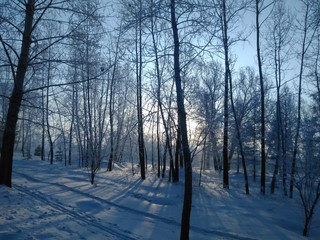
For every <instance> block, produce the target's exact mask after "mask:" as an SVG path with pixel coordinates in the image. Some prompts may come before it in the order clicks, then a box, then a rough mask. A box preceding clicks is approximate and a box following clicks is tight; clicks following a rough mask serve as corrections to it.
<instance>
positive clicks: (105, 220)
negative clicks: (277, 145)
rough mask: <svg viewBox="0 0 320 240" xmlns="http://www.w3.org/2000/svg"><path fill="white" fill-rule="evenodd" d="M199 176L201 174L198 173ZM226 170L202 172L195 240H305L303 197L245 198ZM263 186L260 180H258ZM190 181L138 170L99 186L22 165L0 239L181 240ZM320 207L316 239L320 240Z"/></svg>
mask: <svg viewBox="0 0 320 240" xmlns="http://www.w3.org/2000/svg"><path fill="white" fill-rule="evenodd" d="M195 172H196V170H195ZM220 179H221V177H219V174H218V173H210V172H205V173H204V175H203V178H202V184H201V187H199V186H198V182H197V181H198V175H197V174H196V173H194V188H193V204H192V213H191V231H190V238H191V239H196V240H200V239H305V238H304V237H302V226H303V225H302V224H303V211H302V207H301V206H300V203H299V199H298V196H296V199H289V198H285V197H282V196H281V193H280V191H279V190H278V193H277V194H276V195H270V194H267V195H266V196H261V195H260V194H259V188H258V185H257V186H256V187H254V186H251V195H249V196H247V195H245V194H244V187H243V183H242V182H243V181H242V175H240V174H236V173H232V174H231V189H230V190H225V189H222V188H221V180H220ZM257 184H258V183H257ZM182 201H183V183H181V182H180V183H174V184H173V183H170V182H168V180H167V179H157V178H156V174H155V173H153V172H150V171H149V172H148V174H147V179H146V180H145V181H142V180H140V178H139V176H138V174H137V175H134V176H132V174H131V171H130V166H128V167H127V166H126V165H122V166H120V165H119V166H117V167H116V168H115V170H114V171H112V172H107V171H105V170H104V169H102V170H101V171H100V172H98V174H97V177H96V184H95V185H91V184H90V183H89V179H88V174H87V172H86V171H85V170H81V169H76V168H71V167H64V166H61V163H55V164H54V165H53V166H50V165H49V164H48V162H44V161H40V160H18V159H17V160H14V169H13V188H12V189H8V188H6V187H4V186H0V202H1V204H0V239H13V240H17V239H166V240H169V239H179V235H180V219H181V209H182ZM319 236H320V219H319V209H318V210H317V212H316V216H315V219H314V221H313V224H312V226H311V231H310V237H309V239H319Z"/></svg>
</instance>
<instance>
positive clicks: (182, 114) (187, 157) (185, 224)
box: [170, 0, 192, 239]
mask: <svg viewBox="0 0 320 240" xmlns="http://www.w3.org/2000/svg"><path fill="white" fill-rule="evenodd" d="M170 13H171V28H172V35H173V41H174V55H173V56H174V79H175V84H176V93H177V106H178V124H179V127H180V130H181V138H182V146H183V156H184V166H185V189H184V201H183V210H182V222H181V234H180V239H189V229H190V215H191V203H192V165H191V154H190V148H189V141H188V130H187V119H186V111H185V108H184V94H183V90H182V86H181V75H180V71H181V66H180V40H179V33H178V22H177V18H176V1H175V0H171V1H170Z"/></svg>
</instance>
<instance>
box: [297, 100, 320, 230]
mask: <svg viewBox="0 0 320 240" xmlns="http://www.w3.org/2000/svg"><path fill="white" fill-rule="evenodd" d="M313 108H318V106H317V105H314V106H313ZM312 110H314V109H311V111H310V112H313V111H312ZM318 113H319V112H318V111H315V112H314V113H313V114H308V115H307V116H306V117H305V119H304V123H303V125H304V129H302V131H301V132H302V134H301V135H302V136H301V142H302V144H303V154H302V157H303V160H301V161H300V164H299V166H298V168H297V170H296V174H295V180H294V186H295V187H296V189H297V190H298V192H299V197H300V200H301V202H302V207H303V211H304V226H303V236H307V235H308V233H309V226H310V223H311V221H312V218H313V216H314V214H315V211H316V207H317V204H318V201H319V199H320V174H319V172H320V164H319V157H320V151H319V147H320V141H319V140H320V138H319V123H320V121H319V120H320V118H319V114H318Z"/></svg>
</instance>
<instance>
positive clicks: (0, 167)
mask: <svg viewBox="0 0 320 240" xmlns="http://www.w3.org/2000/svg"><path fill="white" fill-rule="evenodd" d="M24 7H25V11H26V13H25V22H24V30H23V39H22V44H21V52H20V54H19V60H18V66H17V70H16V72H15V73H13V78H14V86H13V90H12V93H11V97H10V101H9V108H8V113H7V118H6V123H5V129H4V132H3V137H2V139H3V140H2V146H5V147H2V149H1V158H0V184H5V185H6V186H8V187H11V186H12V179H11V178H12V157H13V147H14V142H15V134H16V133H15V131H16V126H17V121H18V114H19V110H20V106H21V101H22V97H23V83H24V78H25V75H26V72H27V68H28V65H29V64H28V63H29V52H30V47H31V43H32V32H33V28H34V22H35V23H37V21H39V20H40V18H38V19H34V14H35V11H36V7H35V0H28V2H26V4H25V6H24ZM47 8H48V6H46V7H45V8H44V10H42V13H45V11H46V10H47ZM41 16H42V15H41ZM0 41H1V43H2V45H3V46H6V45H5V43H4V40H3V37H2V36H0ZM5 51H6V52H7V47H5ZM7 57H8V58H10V56H9V55H8V54H7ZM10 59H11V58H10Z"/></svg>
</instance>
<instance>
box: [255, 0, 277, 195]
mask: <svg viewBox="0 0 320 240" xmlns="http://www.w3.org/2000/svg"><path fill="white" fill-rule="evenodd" d="M271 6H273V1H272V2H271V3H266V2H265V1H264V0H256V1H255V14H256V40H257V41H256V47H257V59H258V68H259V79H260V112H261V116H260V122H261V126H260V127H261V136H260V140H261V179H260V191H261V193H262V194H265V192H266V139H265V135H266V124H265V87H264V81H265V80H264V76H263V69H262V57H261V42H260V30H261V25H262V24H263V23H264V22H265V19H264V20H262V19H261V14H262V13H263V12H265V11H267V10H268V9H269V8H270V7H271ZM268 16H269V15H267V17H268Z"/></svg>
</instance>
